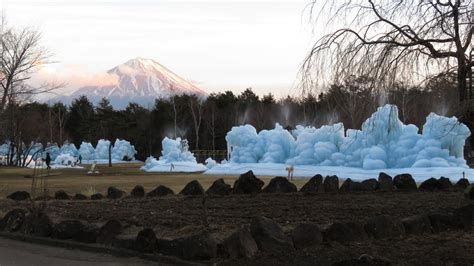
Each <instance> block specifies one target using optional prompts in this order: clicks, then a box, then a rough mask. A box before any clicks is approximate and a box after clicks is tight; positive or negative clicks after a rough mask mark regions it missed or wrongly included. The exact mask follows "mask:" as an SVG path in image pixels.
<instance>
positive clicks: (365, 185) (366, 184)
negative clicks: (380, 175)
mask: <svg viewBox="0 0 474 266" xmlns="http://www.w3.org/2000/svg"><path fill="white" fill-rule="evenodd" d="M379 187H380V184H379V182H378V181H377V179H375V178H370V179H366V180H364V181H362V182H361V183H360V190H361V191H375V190H377V189H379Z"/></svg>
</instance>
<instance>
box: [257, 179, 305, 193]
mask: <svg viewBox="0 0 474 266" xmlns="http://www.w3.org/2000/svg"><path fill="white" fill-rule="evenodd" d="M297 191H298V190H297V188H296V186H295V184H293V183H291V182H290V181H288V179H286V177H281V176H277V177H274V178H272V179H271V180H270V183H268V185H267V186H266V187H265V188H264V189H263V192H266V193H290V192H297Z"/></svg>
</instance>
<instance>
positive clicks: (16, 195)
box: [7, 191, 30, 201]
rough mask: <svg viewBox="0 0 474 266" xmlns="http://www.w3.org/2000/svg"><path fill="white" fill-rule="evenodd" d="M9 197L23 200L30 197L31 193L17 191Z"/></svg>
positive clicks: (8, 197)
mask: <svg viewBox="0 0 474 266" xmlns="http://www.w3.org/2000/svg"><path fill="white" fill-rule="evenodd" d="M7 199H11V200H15V201H21V200H28V199H30V193H28V192H26V191H15V192H13V193H12V194H10V195H8V196H7Z"/></svg>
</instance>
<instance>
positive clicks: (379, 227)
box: [364, 215, 405, 239]
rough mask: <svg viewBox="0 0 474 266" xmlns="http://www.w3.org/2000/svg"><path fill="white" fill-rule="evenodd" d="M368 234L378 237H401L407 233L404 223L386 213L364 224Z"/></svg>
mask: <svg viewBox="0 0 474 266" xmlns="http://www.w3.org/2000/svg"><path fill="white" fill-rule="evenodd" d="M364 229H365V231H366V232H367V234H368V235H369V236H371V237H373V238H376V239H383V238H399V237H401V236H403V235H404V234H405V228H404V227H403V224H402V223H401V222H400V221H398V220H396V219H393V218H390V217H387V216H385V215H380V216H376V217H373V218H371V219H369V220H368V221H367V223H366V224H365V225H364Z"/></svg>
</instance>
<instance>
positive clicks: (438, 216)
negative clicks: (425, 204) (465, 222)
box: [428, 213, 454, 233]
mask: <svg viewBox="0 0 474 266" xmlns="http://www.w3.org/2000/svg"><path fill="white" fill-rule="evenodd" d="M428 218H429V219H430V224H431V230H432V232H433V233H439V232H444V231H449V230H452V229H453V228H454V219H453V215H452V214H447V213H431V214H429V215H428Z"/></svg>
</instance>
